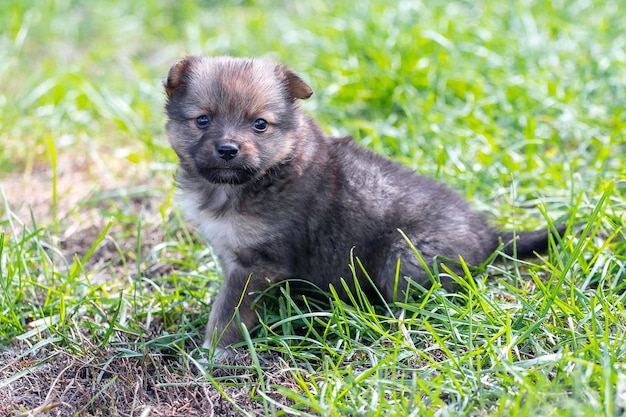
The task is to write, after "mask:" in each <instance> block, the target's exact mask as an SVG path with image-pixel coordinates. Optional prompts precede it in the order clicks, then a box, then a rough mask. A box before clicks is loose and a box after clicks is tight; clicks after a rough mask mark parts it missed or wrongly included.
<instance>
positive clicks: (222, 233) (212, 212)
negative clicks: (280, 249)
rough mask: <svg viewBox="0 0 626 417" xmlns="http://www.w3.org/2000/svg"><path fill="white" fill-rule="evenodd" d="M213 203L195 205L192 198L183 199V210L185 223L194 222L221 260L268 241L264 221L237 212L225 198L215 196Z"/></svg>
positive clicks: (195, 199)
mask: <svg viewBox="0 0 626 417" xmlns="http://www.w3.org/2000/svg"><path fill="white" fill-rule="evenodd" d="M213 198H214V201H213V202H214V203H219V205H220V206H221V207H220V208H219V209H217V206H216V205H215V204H205V205H204V206H202V205H199V204H198V202H199V201H198V199H197V198H194V196H193V195H185V196H183V198H182V201H181V202H182V208H183V211H184V213H185V216H186V218H187V219H188V220H190V221H192V222H194V223H195V225H196V227H197V228H198V230H199V231H200V233H201V234H202V236H203V237H204V238H205V239H206V240H207V241H209V243H210V244H211V245H212V246H213V249H214V251H215V252H216V254H217V255H218V256H220V257H227V258H229V257H231V256H232V254H233V253H234V252H237V251H239V250H241V249H246V248H251V247H254V246H257V245H259V244H261V243H262V242H263V241H264V240H266V239H267V237H268V234H269V227H268V225H267V222H266V221H265V220H264V219H262V218H260V217H258V216H251V215H248V214H245V213H240V212H239V211H237V210H236V209H235V208H233V207H232V206H231V204H230V201H229V199H228V197H227V196H226V195H223V194H215V195H214V196H213Z"/></svg>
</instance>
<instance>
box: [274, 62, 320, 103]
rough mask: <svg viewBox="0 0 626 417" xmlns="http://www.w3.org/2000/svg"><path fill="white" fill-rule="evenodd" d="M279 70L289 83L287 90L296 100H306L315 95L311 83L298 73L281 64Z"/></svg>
mask: <svg viewBox="0 0 626 417" xmlns="http://www.w3.org/2000/svg"><path fill="white" fill-rule="evenodd" d="M278 71H279V72H280V74H281V75H282V77H283V78H284V80H285V82H286V83H287V90H288V91H289V93H290V94H291V97H292V98H293V99H294V100H295V99H301V100H306V99H307V98H309V97H311V96H312V95H313V90H312V89H311V87H309V85H308V84H307V83H305V82H304V80H302V78H300V76H299V75H298V74H296V73H295V72H293V71H291V70H290V69H289V68H287V67H286V66H284V65H279V66H278Z"/></svg>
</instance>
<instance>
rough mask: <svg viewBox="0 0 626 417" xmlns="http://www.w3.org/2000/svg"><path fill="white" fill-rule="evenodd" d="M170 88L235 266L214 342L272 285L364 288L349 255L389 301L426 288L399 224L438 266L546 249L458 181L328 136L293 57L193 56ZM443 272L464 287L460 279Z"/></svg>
mask: <svg viewBox="0 0 626 417" xmlns="http://www.w3.org/2000/svg"><path fill="white" fill-rule="evenodd" d="M164 86H165V93H166V95H167V104H166V111H167V115H168V121H167V124H166V131H167V134H168V136H169V139H170V143H171V146H172V148H173V149H174V151H175V152H176V154H177V155H178V158H179V159H180V166H179V169H178V172H177V174H176V180H177V185H178V192H179V194H178V197H179V199H180V202H181V203H182V208H183V210H184V214H185V216H186V218H187V219H188V220H190V221H192V222H194V223H195V224H196V225H197V227H198V229H199V231H200V232H201V234H202V235H203V236H204V237H205V238H206V239H207V240H208V241H209V242H210V243H211V245H212V246H213V249H214V252H215V253H216V254H217V256H218V258H219V260H220V263H221V266H222V270H223V273H224V283H223V284H222V287H221V289H220V291H219V293H218V295H217V297H216V299H215V301H214V303H213V307H212V311H211V314H210V317H209V323H208V327H207V332H206V340H205V343H204V345H203V346H204V347H205V348H207V349H214V348H216V347H217V348H218V349H219V350H223V349H224V348H226V347H228V346H229V345H231V344H233V343H235V342H238V341H240V340H241V339H242V335H241V332H240V330H239V326H238V324H236V323H234V322H233V318H234V317H235V314H236V312H237V310H238V312H239V317H240V319H241V321H242V322H243V324H245V325H246V326H247V327H248V328H250V327H252V326H253V325H254V324H255V322H256V314H255V312H254V310H253V307H252V301H253V300H254V297H255V295H254V294H253V293H258V292H259V291H262V290H264V289H266V288H267V287H268V286H269V285H270V284H271V283H274V282H278V281H281V280H284V279H287V278H300V279H303V280H306V281H308V282H310V283H312V284H314V285H316V286H318V287H320V288H328V287H329V285H333V286H334V288H335V289H336V290H337V291H338V292H339V294H341V295H342V296H344V297H345V296H346V292H345V291H344V287H343V285H342V283H341V278H344V279H345V283H346V284H347V286H348V287H349V290H350V291H352V290H354V289H355V288H354V287H355V284H354V280H353V279H352V276H353V272H352V271H351V269H350V267H349V264H350V259H351V256H355V257H358V258H359V259H360V260H361V261H362V263H363V265H364V268H365V270H366V271H367V273H368V275H369V277H371V281H370V280H369V279H367V277H366V276H365V274H364V273H363V272H362V271H360V270H357V271H356V278H357V280H358V284H359V286H360V287H361V289H363V290H364V291H365V293H366V294H371V295H373V294H374V293H375V289H374V287H373V286H372V284H371V282H373V285H374V286H375V287H376V290H377V291H379V292H380V294H381V295H382V296H383V297H384V298H385V300H387V301H393V300H396V299H399V298H401V297H404V296H405V292H406V290H407V288H408V286H409V282H410V281H413V282H415V283H417V284H419V285H421V286H423V287H429V286H430V285H431V284H432V282H431V279H430V278H429V274H428V273H427V272H426V270H425V269H424V268H423V266H422V263H421V262H420V260H419V259H418V257H417V256H415V254H414V252H413V250H412V249H411V248H410V246H409V245H408V244H407V242H406V240H405V238H404V237H403V236H402V235H401V233H400V232H399V230H401V231H402V232H403V233H404V234H405V235H406V236H407V237H408V238H409V239H410V241H411V242H412V244H413V245H414V246H415V248H416V249H417V251H418V252H419V254H420V255H421V257H422V259H423V260H425V262H426V263H427V264H428V265H433V262H435V263H437V262H442V261H441V260H442V259H448V260H451V261H450V262H448V263H447V265H448V267H449V268H451V270H452V271H455V272H456V273H459V274H463V270H462V268H461V267H460V266H459V263H458V260H459V257H462V259H463V261H464V262H465V263H467V264H469V265H478V264H480V263H481V262H483V261H485V260H486V259H487V258H488V257H489V256H490V255H491V254H492V253H493V252H494V251H495V250H497V249H498V247H499V246H501V245H502V244H504V245H505V246H504V248H503V251H504V252H505V253H507V254H509V255H513V254H515V256H518V257H525V256H529V255H532V254H533V252H534V251H537V252H540V251H544V250H545V249H546V248H547V246H548V240H549V238H548V235H549V234H548V232H545V231H538V232H519V233H517V234H516V240H515V242H514V243H513V242H512V240H513V234H511V233H508V232H500V231H497V230H494V229H492V228H491V227H490V226H489V225H488V224H487V223H486V222H485V221H484V219H483V218H482V217H481V216H480V215H478V214H476V213H474V212H473V211H472V210H471V209H470V208H469V206H468V204H467V203H466V202H465V201H464V200H463V199H461V198H460V197H459V196H458V195H457V194H456V193H455V192H453V191H452V190H450V189H449V188H448V187H446V186H444V185H442V184H440V183H438V182H435V181H434V180H432V179H429V178H426V177H422V176H418V175H416V174H415V173H413V172H411V171H410V170H408V169H407V168H405V167H403V166H401V165H399V164H397V163H395V162H392V161H390V160H388V159H385V158H383V157H381V156H378V155H376V154H373V153H372V152H369V151H367V150H365V149H362V148H360V147H359V146H357V144H356V143H354V142H353V141H352V140H351V139H350V138H333V137H330V136H328V135H327V134H325V133H324V132H323V131H322V130H321V129H320V128H319V127H318V125H317V124H316V123H315V122H314V121H313V120H312V119H311V118H310V117H308V116H307V115H305V114H304V113H303V112H302V111H301V110H300V108H299V106H298V103H297V101H298V100H303V99H307V98H309V97H310V96H311V94H313V91H312V90H311V87H309V86H308V85H307V84H306V83H305V82H304V81H303V80H302V79H301V78H300V77H299V76H298V75H296V74H295V73H293V72H292V71H290V70H289V69H288V68H287V67H285V66H284V65H281V64H277V63H273V62H266V61H260V60H255V59H241V58H231V57H217V58H204V57H195V56H189V57H186V58H184V59H182V60H180V61H178V62H176V63H175V64H174V65H173V66H172V67H171V69H170V71H169V74H168V76H167V78H166V79H165V80H164ZM558 232H559V233H562V232H563V228H559V230H558ZM454 260H457V263H455V262H454ZM398 265H399V266H398ZM397 268H399V271H396V269H397ZM397 272H399V273H397ZM396 277H399V279H397V278H396ZM440 280H441V284H442V285H443V286H444V287H445V288H448V289H454V280H453V279H452V278H451V277H450V276H448V275H441V276H440Z"/></svg>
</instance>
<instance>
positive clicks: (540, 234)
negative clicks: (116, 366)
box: [498, 224, 566, 259]
mask: <svg viewBox="0 0 626 417" xmlns="http://www.w3.org/2000/svg"><path fill="white" fill-rule="evenodd" d="M555 229H556V230H551V231H549V232H548V231H546V230H537V231H528V232H515V233H513V232H498V237H499V238H500V240H501V242H502V244H503V245H504V247H503V249H502V251H503V252H504V253H505V254H507V255H510V256H514V257H516V258H519V259H521V258H528V257H531V256H533V254H534V253H535V252H536V253H545V252H546V251H547V250H548V244H549V242H550V235H552V236H553V237H556V235H557V234H558V236H560V237H563V234H564V233H565V229H566V227H565V225H564V224H559V225H556V226H555Z"/></svg>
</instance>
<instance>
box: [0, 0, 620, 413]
mask: <svg viewBox="0 0 626 417" xmlns="http://www.w3.org/2000/svg"><path fill="white" fill-rule="evenodd" d="M309 3H310V4H309ZM309 3H306V4H305V3H304V2H299V3H294V2H281V1H278V0H259V1H232V2H217V1H205V2H192V1H185V2H178V3H176V4H174V3H171V2H167V1H164V0H153V1H148V2H128V1H121V0H113V1H110V2H108V3H107V5H106V6H103V5H102V4H98V3H95V2H86V1H80V0H76V1H70V0H65V1H52V0H50V1H45V2H29V1H19V2H18V1H12V0H9V1H4V2H2V4H1V5H0V28H2V29H0V143H1V146H0V181H1V182H0V191H1V193H2V194H1V195H0V200H1V202H2V204H1V206H2V207H1V208H0V310H1V314H0V346H1V347H2V350H1V351H0V414H1V415H5V414H6V415H11V416H22V415H23V416H27V415H50V416H52V415H76V416H87V415H91V416H104V415H120V416H130V415H133V416H139V415H140V416H149V415H150V416H160V415H170V416H171V415H187V416H190V415H199V416H200V415H202V416H205V415H233V414H235V415H286V414H297V415H324V416H344V415H351V416H377V415H393V416H396V415H397V416H406V415H420V416H421V415H425V416H445V415H500V416H521V415H537V416H552V415H561V416H587V415H604V416H612V415H622V414H624V413H626V365H625V363H624V358H625V355H626V336H625V334H626V311H625V309H626V307H625V305H626V304H625V297H626V295H625V294H626V292H625V291H624V289H625V285H626V284H625V277H626V238H625V237H626V234H625V232H624V226H625V225H626V219H625V217H624V212H625V209H626V138H625V137H624V132H625V131H626V47H625V45H626V36H625V35H624V33H623V30H622V29H623V18H624V16H626V6H625V5H624V4H623V2H621V1H618V0H608V1H599V0H580V1H571V2H549V1H547V0H535V1H530V0H529V1H519V2H496V1H491V0H484V1H477V2H461V1H459V2H448V1H437V0H433V1H429V2H427V3H420V2H416V1H409V0H402V1H398V2H396V3H394V4H393V5H391V4H390V3H389V2H386V1H382V0H369V1H359V2H330V1H318V2H309ZM185 53H195V54H205V55H218V54H232V55H238V56H261V57H269V58H274V59H278V60H281V61H283V62H285V63H287V64H288V65H290V66H291V67H292V68H293V69H294V70H295V71H296V72H298V73H299V74H301V75H302V76H303V78H304V79H306V80H307V81H308V82H310V84H311V86H312V87H313V89H314V91H315V95H314V96H313V98H312V99H311V100H309V101H308V102H306V103H304V107H305V109H306V110H307V111H308V112H309V113H311V114H312V115H314V116H315V117H316V119H317V120H318V121H319V122H320V123H321V124H322V125H323V126H324V128H325V129H326V130H328V131H330V132H332V133H333V134H337V135H348V134H349V135H353V136H354V137H355V139H356V140H358V141H359V142H360V143H361V144H363V146H366V147H368V148H370V149H372V150H374V151H376V152H378V153H381V154H384V155H387V156H389V157H391V158H393V159H396V160H398V161H400V162H402V163H404V164H406V165H408V166H410V167H412V168H414V169H416V170H417V171H419V172H420V173H423V174H425V175H429V176H432V177H436V178H439V179H440V180H442V181H444V182H446V183H448V184H450V185H451V186H452V187H454V188H455V189H457V190H459V191H460V192H461V193H462V194H463V195H466V196H467V197H468V198H469V199H470V200H471V201H472V204H473V206H474V207H475V208H477V209H478V210H480V211H482V212H484V213H485V215H486V216H487V217H489V218H490V219H492V220H493V222H494V223H496V224H498V225H500V226H501V227H504V228H509V229H534V228H541V227H544V224H545V223H546V222H547V221H549V222H554V223H557V222H563V223H566V224H567V225H568V233H567V235H566V237H565V238H564V239H563V240H562V241H561V242H555V245H553V246H552V248H551V250H550V252H549V253H548V254H546V255H544V256H542V257H538V258H536V259H531V260H528V261H525V262H512V261H504V262H496V263H489V264H488V265H486V266H485V268H484V271H483V272H475V271H468V273H467V274H466V275H465V276H459V277H458V281H459V282H460V283H461V285H462V286H463V288H464V291H462V292H460V293H458V294H448V293H445V292H443V291H441V290H438V289H434V290H431V291H422V290H416V292H415V296H414V300H412V301H411V302H407V303H397V304H396V305H389V306H385V305H380V303H373V304H374V305H372V303H370V301H368V300H366V299H363V297H360V294H358V293H357V294H354V297H355V300H354V303H351V304H346V303H343V302H341V301H339V300H338V299H336V297H333V296H332V295H331V297H330V300H329V302H328V305H319V304H318V303H316V302H314V301H311V300H298V299H297V297H295V295H294V294H290V292H289V288H288V286H287V287H286V288H282V289H280V290H279V295H278V296H277V297H276V298H275V299H274V300H275V301H274V303H273V305H271V306H268V307H266V308H263V309H261V310H260V317H261V321H262V325H261V326H259V327H257V328H255V329H248V330H249V332H248V337H247V340H246V342H245V343H244V344H243V345H242V347H241V349H240V350H241V357H239V358H237V360H235V361H234V362H233V363H232V364H230V365H224V366H222V367H219V368H217V369H214V370H213V371H212V372H207V371H206V370H205V368H204V367H203V366H202V365H200V364H198V362H197V358H199V357H200V352H199V350H198V344H199V343H200V342H201V341H202V332H203V327H204V325H205V324H206V320H207V317H208V312H209V310H210V305H211V301H212V299H213V296H214V294H215V293H216V291H217V290H218V288H219V284H220V282H221V281H220V280H221V276H220V271H219V268H218V266H217V263H216V260H215V259H214V257H213V255H212V253H211V251H210V249H209V248H207V247H206V246H205V245H204V244H203V243H202V241H201V240H200V239H199V238H198V236H197V235H196V234H195V233H194V232H193V231H192V230H189V229H187V228H186V226H185V224H184V222H183V221H182V219H181V217H180V213H179V212H178V210H177V208H176V205H175V202H173V198H172V187H173V184H172V175H173V172H174V169H175V163H176V158H175V155H174V154H173V152H172V151H171V150H170V149H169V146H168V143H167V139H166V137H165V135H164V132H163V123H164V119H165V117H164V112H163V101H164V97H163V94H162V91H161V85H160V80H161V78H162V77H164V76H165V74H166V72H167V70H168V68H169V65H170V64H171V63H172V62H173V61H174V60H176V59H177V58H178V57H180V56H181V55H183V54H185ZM556 243H558V244H556ZM355 268H358V264H357V265H355Z"/></svg>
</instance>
